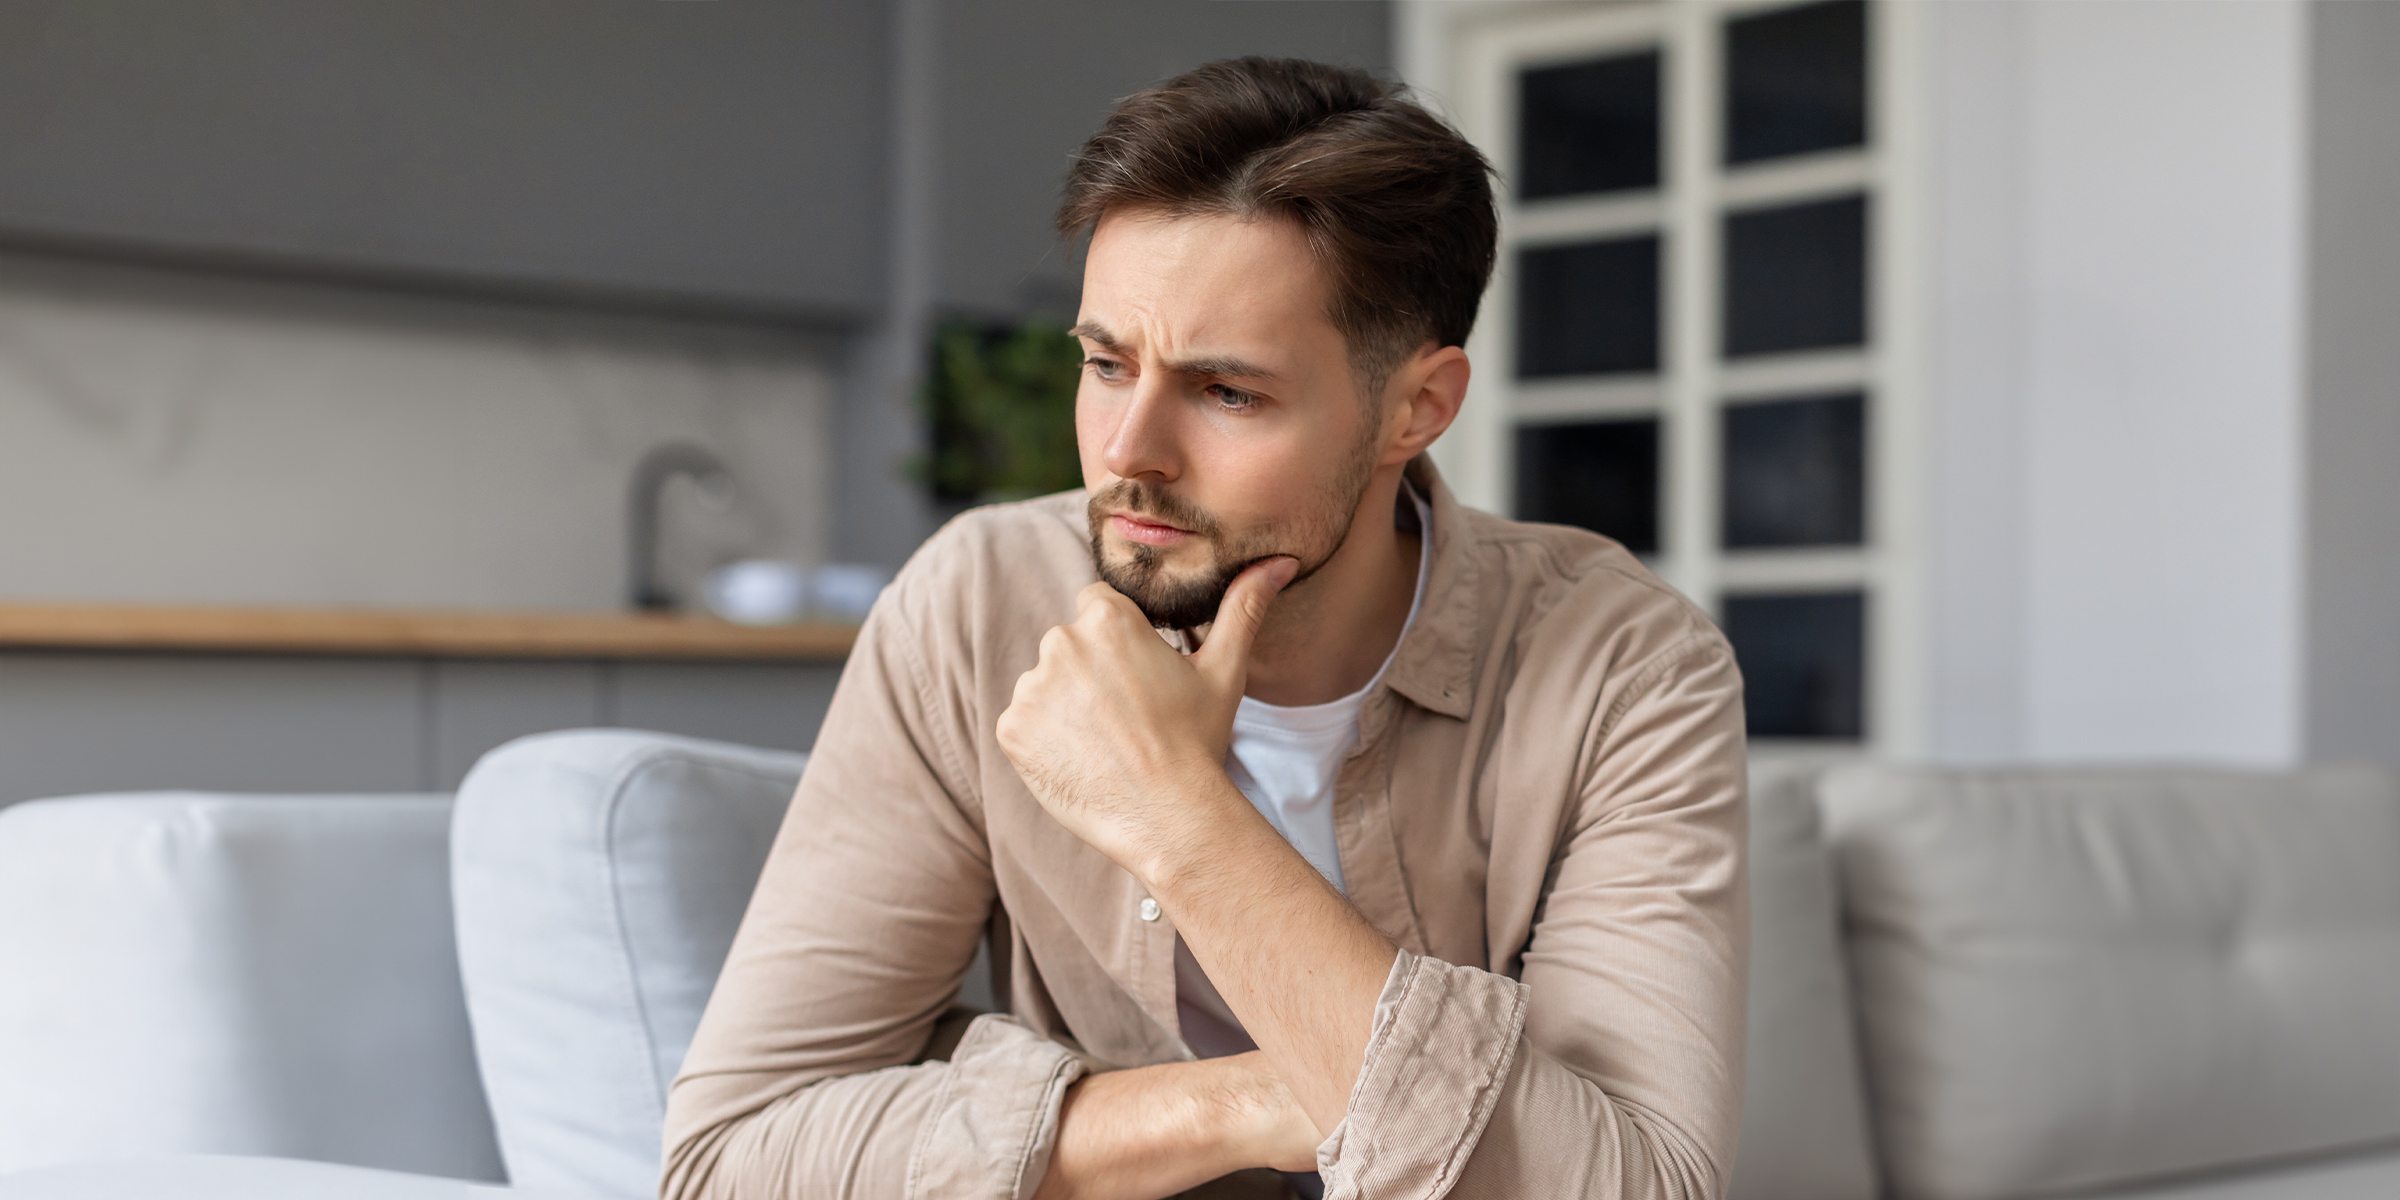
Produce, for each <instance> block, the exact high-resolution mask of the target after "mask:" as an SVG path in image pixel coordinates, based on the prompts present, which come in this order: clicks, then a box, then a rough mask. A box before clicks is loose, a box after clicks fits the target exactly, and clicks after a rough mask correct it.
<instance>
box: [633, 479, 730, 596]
mask: <svg viewBox="0 0 2400 1200" xmlns="http://www.w3.org/2000/svg"><path fill="white" fill-rule="evenodd" d="M677 475H688V476H690V477H691V479H692V482H694V483H697V484H700V485H701V486H702V487H706V488H712V489H715V490H718V491H720V492H721V493H730V492H731V491H732V489H733V472H732V471H731V470H728V469H727V468H726V466H725V461H724V460H723V459H721V458H718V457H717V456H716V455H714V454H712V453H710V452H708V451H706V450H703V449H701V448H700V447H698V446H695V445H692V444H691V443H689V442H669V443H667V444H665V445H663V446H660V447H658V448H656V449H654V450H652V451H650V453H648V454H645V455H643V456H642V461H641V462H640V463H638V464H637V465H635V467H634V468H633V490H632V493H631V495H630V500H631V511H630V512H629V513H628V514H627V520H626V522H625V529H626V534H627V543H628V544H627V546H626V556H625V557H626V566H627V568H628V569H629V571H630V574H631V591H632V596H631V599H632V601H633V607H634V608H636V609H640V610H643V611H648V612H661V611H665V610H668V609H672V608H674V607H675V602H676V597H675V593H673V592H671V591H669V590H667V586H666V584H665V583H664V582H662V581H661V580H660V579H659V577H658V500H659V493H660V492H662V491H664V490H665V489H666V486H667V481H668V480H669V479H672V478H674V477H675V476H677Z"/></svg>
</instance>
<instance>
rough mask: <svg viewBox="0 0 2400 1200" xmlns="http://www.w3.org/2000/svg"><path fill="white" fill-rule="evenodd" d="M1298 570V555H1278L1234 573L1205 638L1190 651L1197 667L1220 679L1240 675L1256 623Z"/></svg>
mask: <svg viewBox="0 0 2400 1200" xmlns="http://www.w3.org/2000/svg"><path fill="white" fill-rule="evenodd" d="M1299 573H1300V560H1299V559H1296V558H1291V557H1287V556H1284V555H1277V556H1276V557H1274V558H1270V559H1267V560H1266V561H1264V562H1256V563H1252V564H1250V566H1249V568H1248V569H1247V570H1244V571H1243V572H1242V573H1241V574H1239V575H1237V576H1235V577H1234V580H1233V583H1232V585H1231V586H1229V587H1227V588H1226V589H1225V598H1224V599H1223V600H1220V601H1218V602H1217V619H1216V621H1215V622H1214V623H1212V624H1211V625H1210V626H1209V627H1208V641H1207V642H1205V643H1203V644H1202V645H1201V647H1200V649H1199V652H1198V653H1195V654H1193V655H1192V658H1193V659H1194V660H1195V661H1196V662H1197V663H1198V665H1199V667H1200V669H1201V670H1203V671H1206V672H1208V673H1210V674H1212V675H1215V676H1216V677H1217V678H1218V679H1219V680H1238V679H1240V678H1241V677H1242V676H1243V674H1244V673H1245V672H1246V670H1247V667H1248V665H1249V662H1250V643H1251V641H1253V640H1254V639H1256V638H1257V637H1258V628H1259V626H1261V625H1264V624H1266V623H1267V609H1268V608H1269V607H1270V606H1272V605H1273V604H1274V603H1275V597H1276V596H1278V595H1280V594H1281V593H1282V592H1283V589H1284V585H1286V584H1288V583H1290V582H1291V581H1292V576H1294V575H1297V574H1299Z"/></svg>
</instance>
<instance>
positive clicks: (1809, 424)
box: [1725, 395, 1867, 547]
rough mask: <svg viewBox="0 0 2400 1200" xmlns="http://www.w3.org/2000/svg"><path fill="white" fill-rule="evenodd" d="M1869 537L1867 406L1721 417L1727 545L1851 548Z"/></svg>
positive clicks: (1849, 403) (1734, 409)
mask: <svg viewBox="0 0 2400 1200" xmlns="http://www.w3.org/2000/svg"><path fill="white" fill-rule="evenodd" d="M1866 537H1867V398H1866V397H1864V396H1856V395H1853V396H1825V397H1820V398H1816V399H1810V400H1774V401H1769V402H1767V403H1764V404H1740V405H1734V406H1731V407H1728V408H1727V409H1726V410H1725V544H1726V545H1727V546H1737V547H1738V546H1855V545H1858V544H1859V543H1861V542H1863V541H1865V540H1866Z"/></svg>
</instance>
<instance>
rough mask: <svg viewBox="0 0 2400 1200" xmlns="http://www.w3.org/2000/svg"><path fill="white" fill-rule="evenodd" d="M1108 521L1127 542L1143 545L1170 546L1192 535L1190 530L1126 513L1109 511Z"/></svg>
mask: <svg viewBox="0 0 2400 1200" xmlns="http://www.w3.org/2000/svg"><path fill="white" fill-rule="evenodd" d="M1108 523H1109V526H1110V527H1111V528H1113V529H1115V530H1116V531H1117V536H1118V537H1121V538H1124V539H1125V540H1126V541H1129V542H1140V543H1142V544H1143V545H1145V546H1171V545H1174V544H1175V543H1177V542H1180V541H1182V540H1183V539H1185V538H1188V537H1190V536H1192V531H1191V530H1188V529H1178V528H1176V527H1175V526H1173V525H1168V524H1165V523H1163V522H1159V521H1153V520H1150V519H1149V518H1147V517H1136V516H1131V515H1128V514H1126V513H1110V514H1109V517H1108Z"/></svg>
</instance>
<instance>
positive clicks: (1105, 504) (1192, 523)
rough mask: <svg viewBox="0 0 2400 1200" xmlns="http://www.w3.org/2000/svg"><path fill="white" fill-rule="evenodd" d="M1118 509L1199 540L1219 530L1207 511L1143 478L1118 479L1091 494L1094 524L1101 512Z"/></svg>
mask: <svg viewBox="0 0 2400 1200" xmlns="http://www.w3.org/2000/svg"><path fill="white" fill-rule="evenodd" d="M1120 508H1121V509H1125V510H1127V511H1130V512H1137V513H1140V514H1142V515H1144V516H1148V517H1156V518H1158V519H1159V520H1160V521H1163V522H1165V523H1166V524H1169V525H1172V526H1174V527H1176V528H1177V529H1183V530H1188V531H1190V532H1192V533H1196V534H1199V535H1200V536H1201V537H1215V536H1216V535H1217V532H1218V530H1219V528H1220V526H1219V524H1218V521H1217V519H1216V518H1215V517H1212V516H1210V515H1209V514H1208V512H1207V511H1206V510H1204V509H1202V508H1200V507H1199V506H1198V505H1195V504H1193V503H1191V502H1190V501H1188V500H1185V499H1183V498H1182V497H1180V496H1177V495H1176V494H1175V493H1173V492H1170V491H1168V490H1167V489H1166V488H1164V487H1161V486H1160V485H1158V484H1155V483H1152V482H1150V481H1149V480H1146V479H1120V480H1118V481H1116V482H1115V483H1112V484H1109V485H1108V486H1107V487H1104V488H1102V489H1100V490H1099V491H1097V492H1094V493H1092V499H1091V503H1090V509H1091V514H1092V519H1093V521H1094V522H1095V523H1097V522H1098V520H1099V518H1100V515H1101V514H1102V513H1104V512H1106V511H1108V510H1110V509H1120ZM1094 532H1097V529H1095V530H1094Z"/></svg>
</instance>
